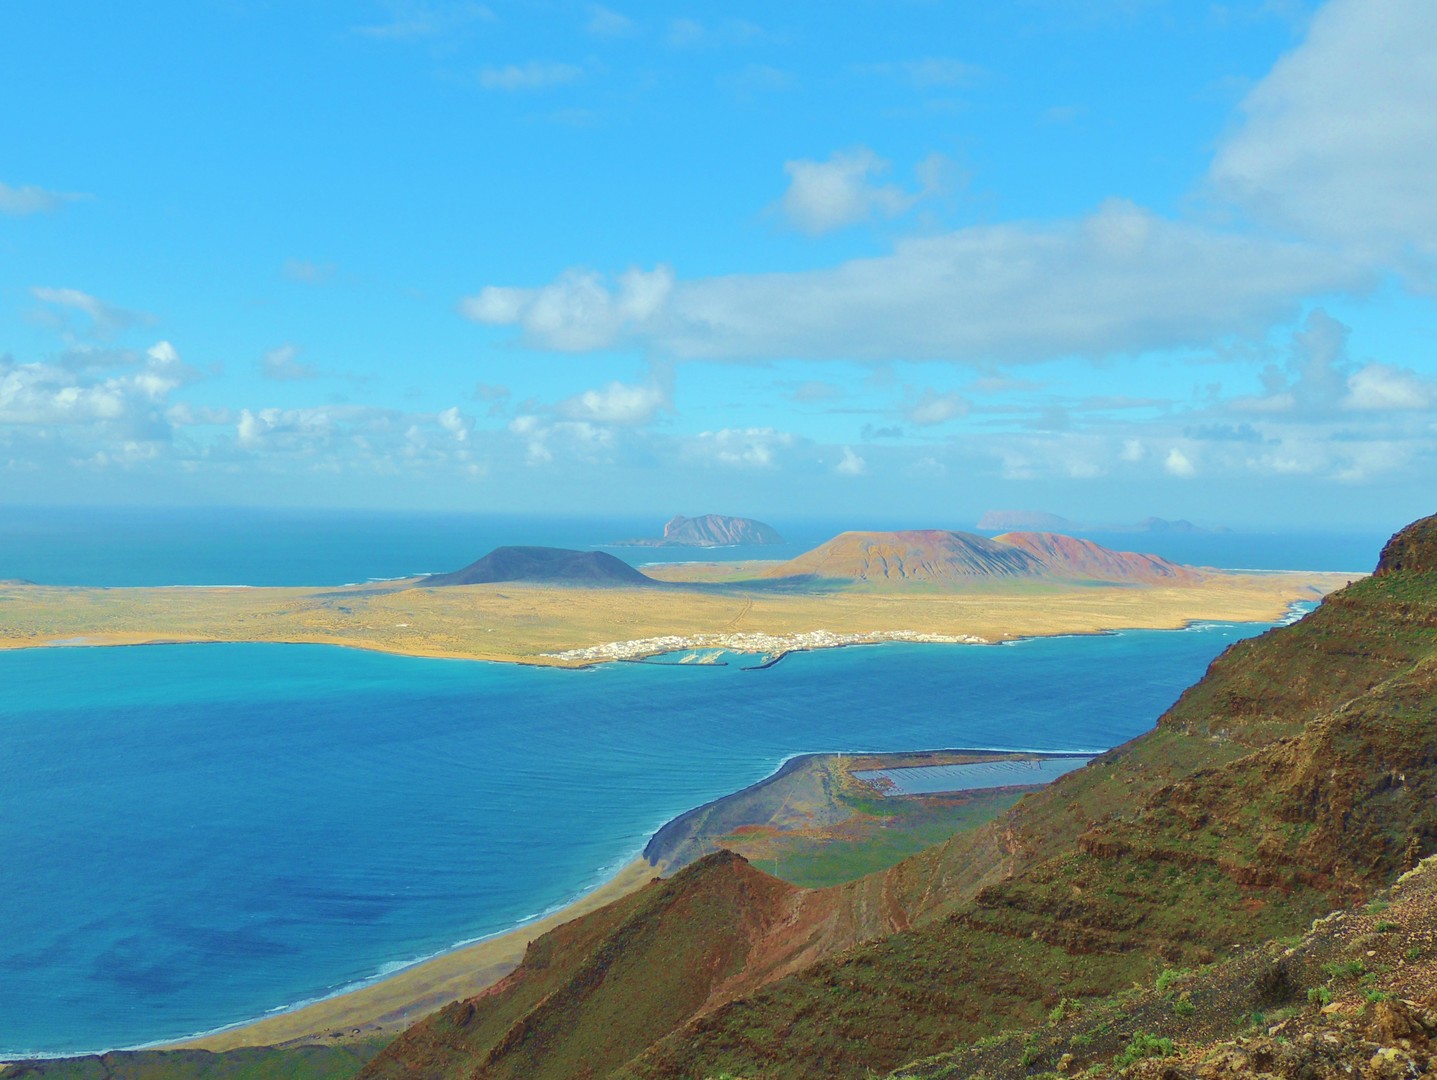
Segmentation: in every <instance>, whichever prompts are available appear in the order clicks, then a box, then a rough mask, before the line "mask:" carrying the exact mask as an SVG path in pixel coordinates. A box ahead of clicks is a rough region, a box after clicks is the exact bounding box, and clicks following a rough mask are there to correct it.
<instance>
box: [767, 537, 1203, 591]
mask: <svg viewBox="0 0 1437 1080" xmlns="http://www.w3.org/2000/svg"><path fill="white" fill-rule="evenodd" d="M763 576H764V577H765V578H780V579H808V580H811V581H815V582H831V583H835V584H849V585H853V584H860V585H869V586H874V587H879V588H891V587H895V586H896V587H904V586H917V587H930V588H933V587H937V588H952V587H955V586H963V585H972V584H978V583H982V582H985V581H1014V580H1030V581H1044V580H1048V581H1104V582H1115V583H1134V584H1158V583H1160V584H1179V583H1181V584H1191V583H1194V582H1197V581H1200V580H1201V574H1200V573H1199V572H1197V571H1195V570H1193V569H1192V568H1190V567H1185V566H1178V565H1177V564H1176V563H1171V562H1168V561H1167V560H1166V559H1162V558H1159V557H1158V556H1156V555H1141V554H1137V553H1135V552H1129V551H1111V550H1109V549H1108V548H1105V547H1102V546H1100V545H1098V544H1095V543H1093V542H1092V541H1091V540H1079V539H1076V538H1075V537H1071V536H1064V535H1062V534H1060V533H1043V532H1015V533H1005V534H1004V535H1002V536H997V537H994V538H992V539H989V538H988V537H986V536H978V535H976V534H974V533H964V532H945V531H943V530H939V529H927V530H918V531H910V532H889V533H878V532H846V533H842V534H840V535H838V536H836V537H834V538H833V539H832V540H830V541H828V542H827V543H826V544H822V545H820V546H818V547H816V548H814V549H813V550H812V551H808V552H805V553H804V554H802V555H800V556H798V557H797V558H794V559H790V560H789V561H787V562H785V563H780V564H779V565H778V566H775V567H772V568H770V569H769V570H767V571H765V572H764V574H763Z"/></svg>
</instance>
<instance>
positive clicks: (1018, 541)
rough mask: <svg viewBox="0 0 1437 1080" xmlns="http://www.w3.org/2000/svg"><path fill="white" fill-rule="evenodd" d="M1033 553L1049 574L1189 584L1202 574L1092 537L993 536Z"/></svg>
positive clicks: (1085, 578) (1019, 533)
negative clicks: (1097, 542)
mask: <svg viewBox="0 0 1437 1080" xmlns="http://www.w3.org/2000/svg"><path fill="white" fill-rule="evenodd" d="M993 539H994V540H995V541H997V542H998V543H1000V544H1008V545H1009V546H1011V547H1015V548H1019V549H1021V550H1023V551H1026V552H1028V553H1029V554H1030V555H1033V556H1034V557H1036V558H1037V559H1038V560H1039V561H1040V562H1041V563H1042V564H1043V572H1044V573H1045V574H1048V575H1051V576H1052V577H1059V578H1068V579H1070V580H1082V581H1131V582H1140V583H1143V584H1147V585H1158V584H1162V585H1173V584H1185V585H1191V584H1193V583H1195V582H1198V581H1201V580H1202V575H1201V574H1200V573H1198V572H1197V571H1196V570H1194V569H1193V568H1192V567H1190V566H1179V565H1178V564H1177V563H1173V562H1169V561H1168V560H1167V559H1164V558H1161V557H1160V556H1157V555H1143V554H1140V553H1138V552H1135V551H1113V550H1111V549H1110V548H1105V547H1103V546H1102V545H1101V544H1095V543H1093V542H1092V541H1091V540H1079V539H1078V538H1077V537H1074V536H1064V535H1063V534H1061V533H1052V532H1009V533H1003V534H1002V535H1001V536H995V537H993Z"/></svg>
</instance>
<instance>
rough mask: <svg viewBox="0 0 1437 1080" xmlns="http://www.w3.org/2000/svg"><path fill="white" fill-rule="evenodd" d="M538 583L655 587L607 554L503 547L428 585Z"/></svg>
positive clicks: (427, 581)
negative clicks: (502, 582) (508, 582)
mask: <svg viewBox="0 0 1437 1080" xmlns="http://www.w3.org/2000/svg"><path fill="white" fill-rule="evenodd" d="M494 581H534V582H542V583H543V584H546V585H653V584H655V582H654V579H653V578H650V577H646V576H644V575H643V574H641V573H639V572H638V571H637V570H635V569H634V568H633V567H632V566H630V565H629V564H628V563H626V562H624V561H623V560H622V559H616V558H614V557H613V556H612V555H609V554H607V553H606V552H603V551H571V550H569V549H568V548H551V547H500V548H495V549H494V550H493V551H491V552H489V554H488V555H485V556H484V557H483V558H482V559H480V560H479V561H478V562H473V563H470V564H469V565H468V566H466V567H464V569H463V570H455V571H454V572H453V573H452V574H432V575H430V576H429V577H428V578H426V579H424V581H423V584H424V585H487V584H489V583H490V582H494Z"/></svg>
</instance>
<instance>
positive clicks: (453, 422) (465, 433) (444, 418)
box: [435, 405, 474, 443]
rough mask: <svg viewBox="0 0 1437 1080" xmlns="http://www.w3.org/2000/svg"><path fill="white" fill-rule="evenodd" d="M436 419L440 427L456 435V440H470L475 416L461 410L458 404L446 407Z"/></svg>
mask: <svg viewBox="0 0 1437 1080" xmlns="http://www.w3.org/2000/svg"><path fill="white" fill-rule="evenodd" d="M435 419H436V420H438V422H439V426H440V427H442V428H443V429H444V430H445V431H447V432H449V434H450V435H453V436H454V441H455V442H461V443H462V442H468V441H469V434H470V432H472V431H473V430H474V418H473V417H472V416H469V415H467V414H465V413H464V412H462V411H460V408H459V406H458V405H452V406H450V407H449V408H447V409H445V410H444V411H443V412H441V413H440V414H439V415H438V416H437V417H435Z"/></svg>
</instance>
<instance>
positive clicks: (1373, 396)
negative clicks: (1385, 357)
mask: <svg viewBox="0 0 1437 1080" xmlns="http://www.w3.org/2000/svg"><path fill="white" fill-rule="evenodd" d="M1434 400H1437V397H1434V387H1433V385H1432V384H1431V383H1430V382H1427V381H1426V380H1424V379H1421V378H1419V377H1418V376H1417V375H1416V374H1414V373H1413V372H1411V371H1404V370H1402V369H1400V368H1395V367H1391V366H1389V365H1387V364H1368V365H1367V366H1366V367H1364V368H1361V369H1359V370H1357V371H1354V372H1353V373H1352V374H1351V375H1349V376H1348V377H1347V396H1346V397H1345V398H1343V401H1342V404H1343V406H1344V407H1345V408H1348V409H1355V410H1359V411H1382V412H1386V411H1393V410H1408V409H1430V408H1432V405H1433V402H1434Z"/></svg>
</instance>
